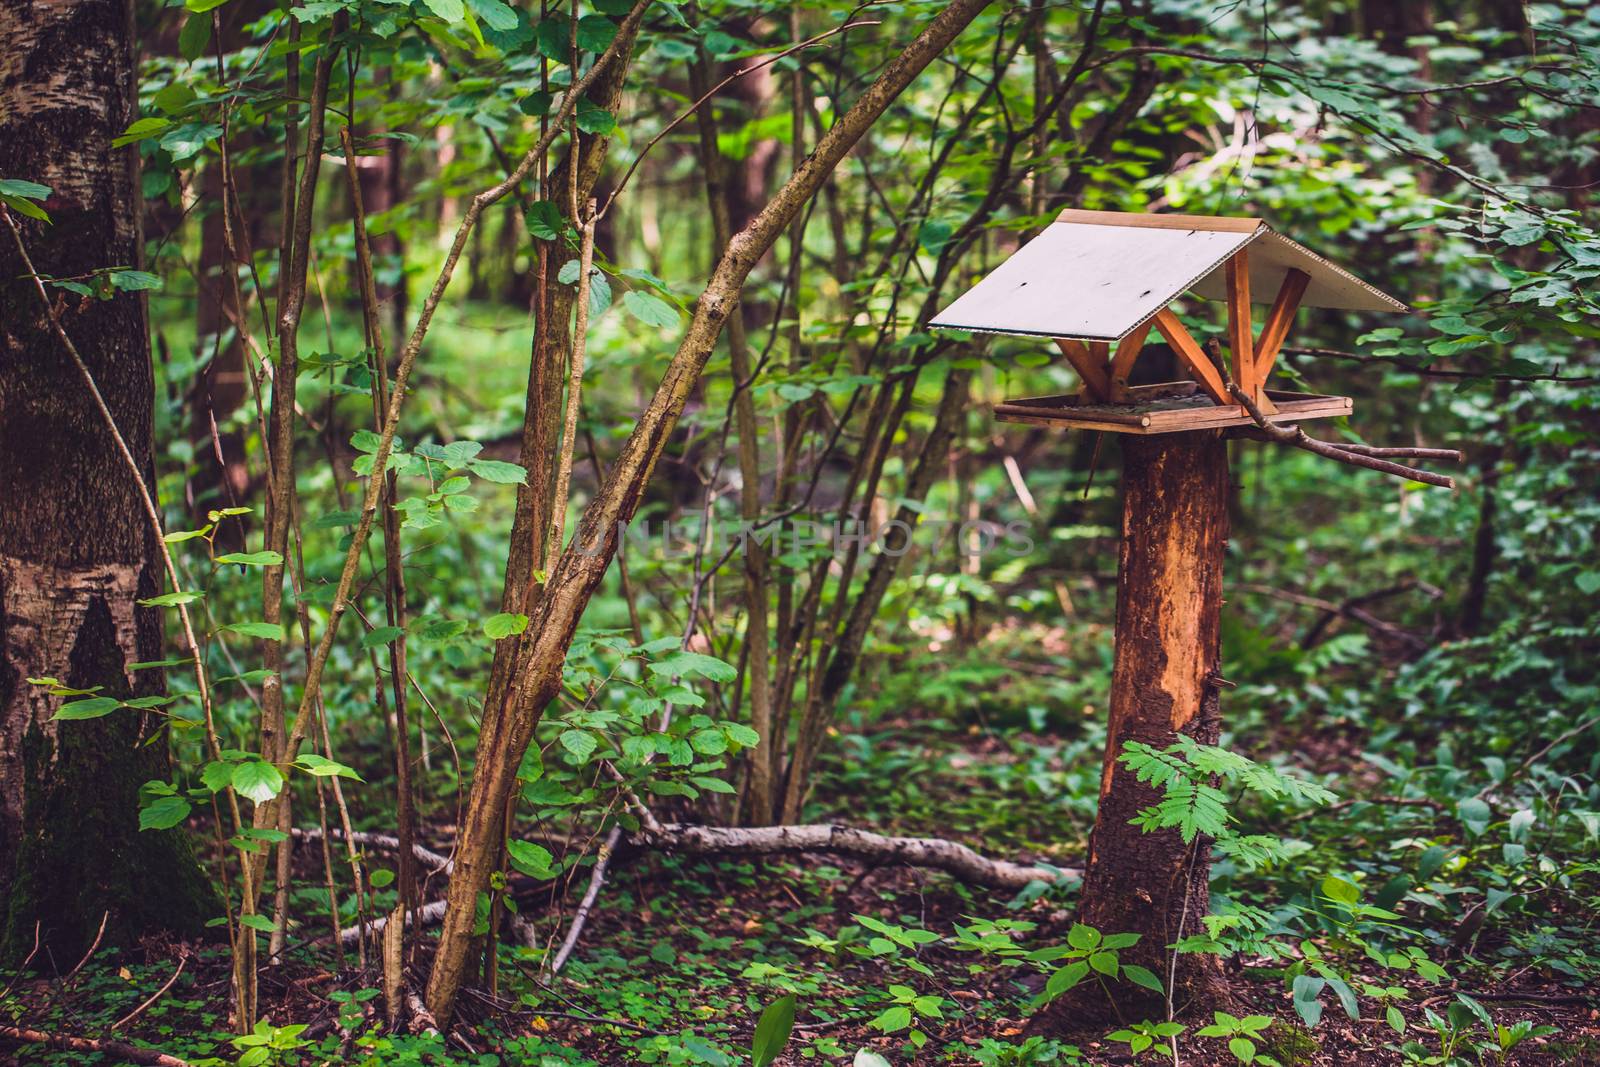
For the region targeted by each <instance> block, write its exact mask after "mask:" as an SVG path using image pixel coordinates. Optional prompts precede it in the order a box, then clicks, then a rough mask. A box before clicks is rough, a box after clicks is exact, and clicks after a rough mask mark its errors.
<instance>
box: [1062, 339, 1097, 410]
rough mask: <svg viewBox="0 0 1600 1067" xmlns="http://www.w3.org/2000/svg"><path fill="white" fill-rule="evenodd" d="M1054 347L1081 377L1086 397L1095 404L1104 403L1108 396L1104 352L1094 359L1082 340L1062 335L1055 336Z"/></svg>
mask: <svg viewBox="0 0 1600 1067" xmlns="http://www.w3.org/2000/svg"><path fill="white" fill-rule="evenodd" d="M1056 347H1057V348H1059V349H1061V354H1062V355H1063V356H1066V357H1067V362H1068V363H1071V364H1072V369H1073V370H1075V371H1077V372H1078V377H1080V378H1082V379H1083V390H1084V392H1085V393H1086V394H1088V398H1089V399H1090V400H1091V401H1093V402H1095V403H1097V404H1101V403H1104V402H1105V401H1106V400H1107V399H1108V398H1109V397H1110V389H1109V383H1108V381H1107V379H1106V361H1105V355H1104V353H1103V352H1102V353H1101V355H1100V358H1099V359H1096V358H1095V356H1094V353H1091V352H1090V351H1089V348H1088V346H1087V345H1085V344H1084V343H1083V342H1082V341H1069V340H1067V339H1066V338H1064V337H1058V338H1056Z"/></svg>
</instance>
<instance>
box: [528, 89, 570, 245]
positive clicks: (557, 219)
mask: <svg viewBox="0 0 1600 1067" xmlns="http://www.w3.org/2000/svg"><path fill="white" fill-rule="evenodd" d="M545 95H546V97H548V95H549V94H545ZM526 99H528V98H524V100H526ZM542 103H543V105H544V107H546V108H548V107H549V106H550V101H549V100H548V99H546V100H544V101H542ZM523 110H527V109H526V107H525V108H524V109H523ZM523 218H524V219H526V220H527V223H528V233H529V235H530V236H532V237H533V238H534V239H535V240H539V241H554V240H555V239H556V238H558V237H560V236H561V231H562V229H563V228H564V226H565V225H566V220H565V219H563V218H562V217H561V209H560V208H558V207H556V206H555V204H553V203H551V202H550V201H548V200H535V201H534V202H533V203H531V204H529V205H528V210H527V212H526V213H524V215H523Z"/></svg>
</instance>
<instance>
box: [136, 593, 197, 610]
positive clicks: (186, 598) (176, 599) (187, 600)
mask: <svg viewBox="0 0 1600 1067" xmlns="http://www.w3.org/2000/svg"><path fill="white" fill-rule="evenodd" d="M203 596H205V594H204V593H193V592H188V591H186V590H185V591H179V592H176V593H162V594H161V595H160V596H153V597H151V598H150V599H149V600H141V601H139V603H140V604H141V605H143V606H144V607H147V608H173V607H177V606H178V605H179V604H193V603H194V602H195V601H196V600H199V599H200V598H201V597H203Z"/></svg>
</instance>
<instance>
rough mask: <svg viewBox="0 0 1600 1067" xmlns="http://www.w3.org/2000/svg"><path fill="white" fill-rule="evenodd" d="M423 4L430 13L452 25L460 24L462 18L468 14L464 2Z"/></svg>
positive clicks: (438, 0) (429, 0)
mask: <svg viewBox="0 0 1600 1067" xmlns="http://www.w3.org/2000/svg"><path fill="white" fill-rule="evenodd" d="M422 2H423V5H424V6H426V7H427V9H428V10H429V11H432V12H433V13H434V14H435V15H438V16H439V17H440V18H442V19H444V20H445V21H446V22H450V23H455V22H460V21H461V18H462V16H464V15H465V14H466V13H467V9H466V5H465V4H463V3H462V0H422Z"/></svg>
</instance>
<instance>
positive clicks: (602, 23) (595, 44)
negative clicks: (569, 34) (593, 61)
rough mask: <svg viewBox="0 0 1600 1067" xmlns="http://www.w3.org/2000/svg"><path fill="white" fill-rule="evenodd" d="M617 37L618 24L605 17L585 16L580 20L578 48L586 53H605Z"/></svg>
mask: <svg viewBox="0 0 1600 1067" xmlns="http://www.w3.org/2000/svg"><path fill="white" fill-rule="evenodd" d="M616 37H617V24H616V23H615V22H612V21H611V20H610V19H608V18H606V17H605V16H604V15H585V16H584V17H583V18H581V19H579V20H578V47H579V48H581V49H583V50H584V51H585V52H604V51H605V50H606V49H607V48H609V47H610V46H611V42H612V41H614V40H616Z"/></svg>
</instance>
